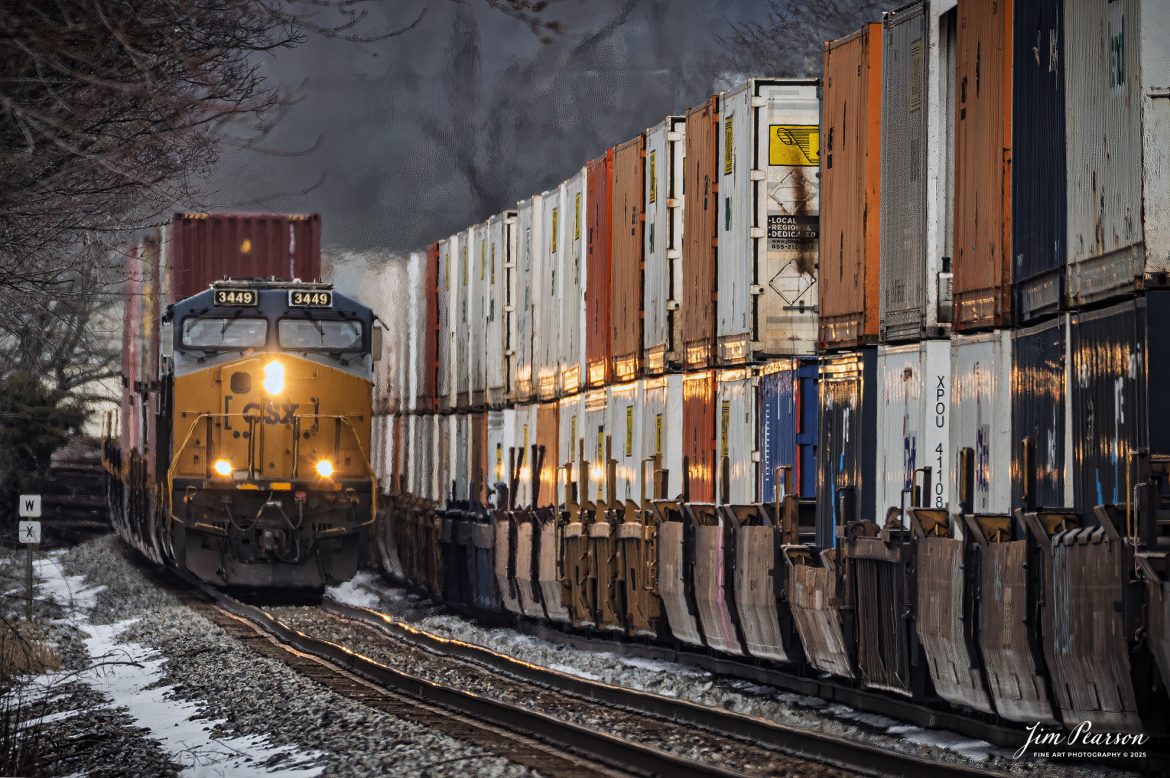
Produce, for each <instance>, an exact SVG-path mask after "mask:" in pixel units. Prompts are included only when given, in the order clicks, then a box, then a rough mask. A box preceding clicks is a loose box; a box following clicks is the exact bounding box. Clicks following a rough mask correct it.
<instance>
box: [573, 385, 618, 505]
mask: <svg viewBox="0 0 1170 778" xmlns="http://www.w3.org/2000/svg"><path fill="white" fill-rule="evenodd" d="M582 397H583V403H584V416H583V417H582V422H581V428H582V429H581V437H582V439H583V445H584V446H585V461H584V463H583V464H585V465H586V473H585V475H586V478H585V479H584V480H583V481H582V483H584V484H585V490H584V492H582V500H583V501H590V502H593V501H607V500H608V495H609V491H608V490H609V483H608V476H609V473H608V470H609V467H608V464H609V460H610V451H611V445H613V440H612V439H611V437H610V434H609V419H608V418H607V413H606V411H607V409H608V400H609V398H608V396H607V393H606V390H605V389H593V390H591V391H589V392H586V393H585V394H584V395H583V396H582Z"/></svg>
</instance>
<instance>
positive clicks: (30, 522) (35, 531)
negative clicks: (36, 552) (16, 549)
mask: <svg viewBox="0 0 1170 778" xmlns="http://www.w3.org/2000/svg"><path fill="white" fill-rule="evenodd" d="M16 513H17V515H18V516H19V517H20V518H21V519H24V521H21V522H19V523H18V524H17V525H16V531H17V534H18V539H19V540H20V542H21V543H24V544H25V546H24V547H25V549H26V550H27V552H28V553H27V554H26V556H25V566H24V581H25V594H26V596H27V600H26V601H25V608H24V618H25V620H26V621H32V601H33V546H36V545H39V544H40V542H41V523H40V522H39V521H36V519H39V518H40V517H41V496H40V495H39V494H22V495H20V497H19V501H18V502H17V505H16Z"/></svg>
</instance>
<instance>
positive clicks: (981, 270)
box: [952, 0, 1032, 332]
mask: <svg viewBox="0 0 1170 778" xmlns="http://www.w3.org/2000/svg"><path fill="white" fill-rule="evenodd" d="M958 12H959V21H958V29H957V31H956V34H955V79H956V87H957V91H958V94H957V96H956V102H957V109H958V112H957V114H956V121H955V178H954V185H955V195H954V197H955V214H954V236H955V237H954V245H955V254H954V263H953V265H952V269H953V271H954V278H953V286H952V290H953V294H954V311H953V313H954V325H955V330H958V331H968V332H969V331H972V330H980V329H991V328H992V327H1004V326H1007V325H1009V324H1011V261H1012V248H1011V246H1012V243H1011V240H1012V0H1001V2H992V3H988V2H985V0H960V2H959V5H958ZM1029 110H1032V109H1029Z"/></svg>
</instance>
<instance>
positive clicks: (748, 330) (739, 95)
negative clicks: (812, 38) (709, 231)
mask: <svg viewBox="0 0 1170 778" xmlns="http://www.w3.org/2000/svg"><path fill="white" fill-rule="evenodd" d="M818 89H819V82H818V80H817V79H785V80H773V79H762V78H753V79H748V81H747V83H745V84H743V85H742V86H739V87H737V88H735V89H732V90H731V91H728V92H724V93H723V94H722V95H721V96H720V98H719V116H720V123H721V127H720V130H719V133H718V144H717V159H718V164H719V178H718V181H719V196H718V202H719V204H718V208H717V213H718V216H717V218H716V221H717V222H718V227H717V229H718V232H717V235H718V246H717V260H716V276H717V281H716V289H717V295H716V298H717V300H716V334H717V336H718V344H719V353H718V359H719V362H720V363H721V364H725V365H734V364H742V363H745V362H752V361H756V360H758V359H762V358H763V357H766V356H777V355H781V354H783V355H791V354H806V353H807V354H811V353H812V352H813V350H814V349H815V347H816V339H817V293H818V289H817V231H818V229H819V227H820V180H819V179H820V177H819V164H820V99H819V97H818V94H817V93H818Z"/></svg>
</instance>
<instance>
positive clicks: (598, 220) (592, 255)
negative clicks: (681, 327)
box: [565, 149, 613, 386]
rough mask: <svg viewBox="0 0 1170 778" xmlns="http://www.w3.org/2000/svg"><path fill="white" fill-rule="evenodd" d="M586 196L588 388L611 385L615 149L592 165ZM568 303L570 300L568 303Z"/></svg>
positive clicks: (590, 164)
mask: <svg viewBox="0 0 1170 778" xmlns="http://www.w3.org/2000/svg"><path fill="white" fill-rule="evenodd" d="M587 176H588V179H589V180H588V183H587V186H588V192H587V193H586V196H585V203H586V208H587V209H588V217H587V218H586V220H585V229H586V244H585V245H586V258H585V373H586V375H585V385H586V386H604V385H605V384H607V383H608V382H609V316H610V297H609V294H610V264H611V262H612V260H613V233H612V228H613V149H607V150H606V152H605V156H603V157H598V158H597V159H595V160H592V161H590V162H589V164H588V172H587ZM565 304H566V305H567V304H568V301H566V303H565Z"/></svg>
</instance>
